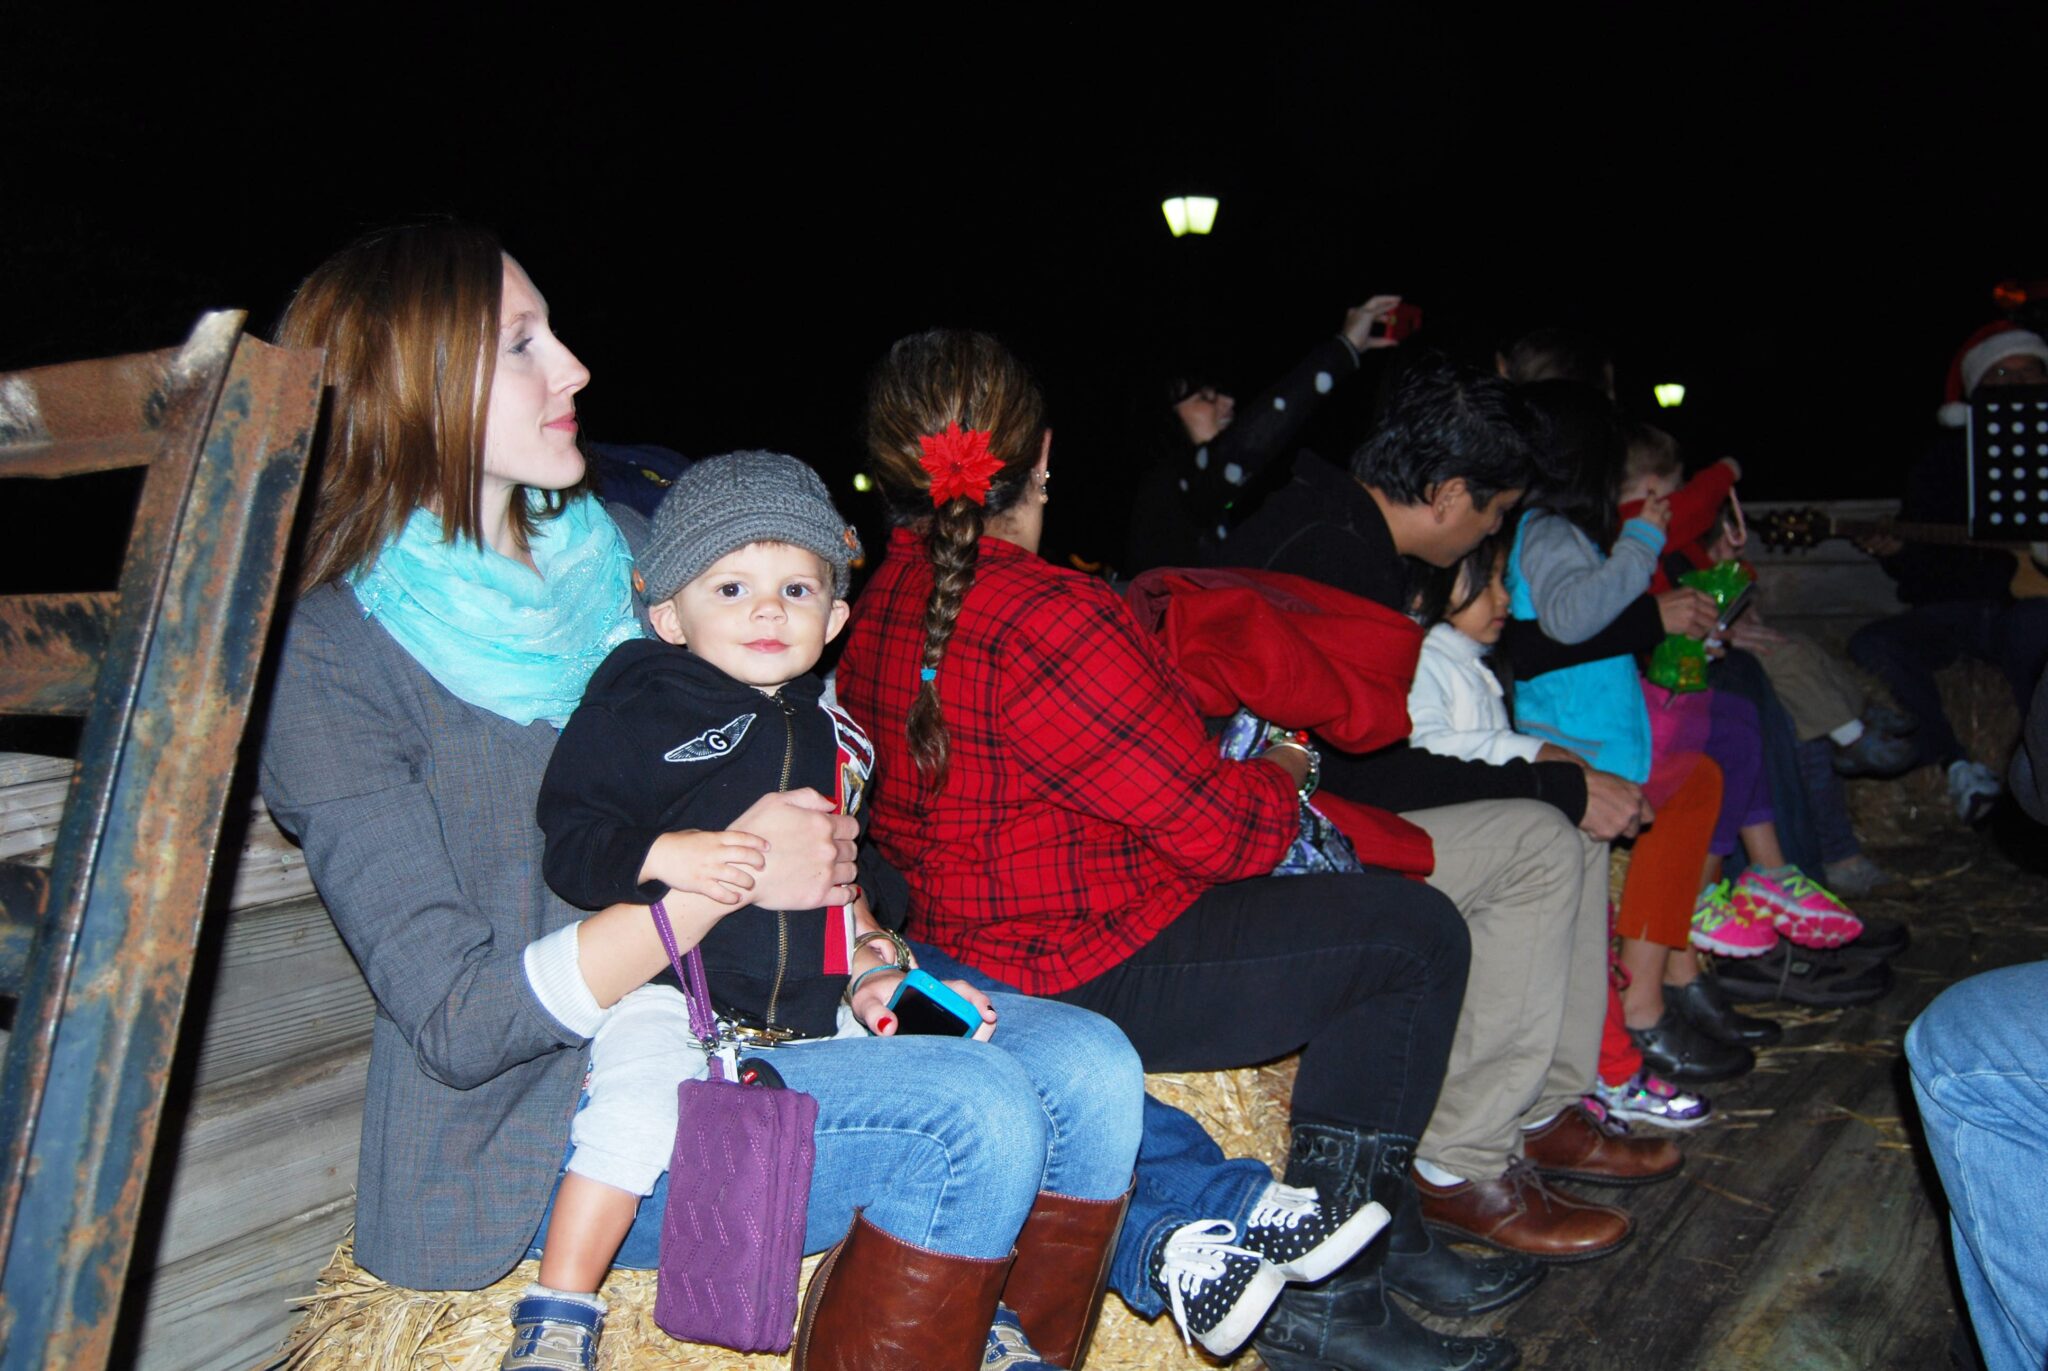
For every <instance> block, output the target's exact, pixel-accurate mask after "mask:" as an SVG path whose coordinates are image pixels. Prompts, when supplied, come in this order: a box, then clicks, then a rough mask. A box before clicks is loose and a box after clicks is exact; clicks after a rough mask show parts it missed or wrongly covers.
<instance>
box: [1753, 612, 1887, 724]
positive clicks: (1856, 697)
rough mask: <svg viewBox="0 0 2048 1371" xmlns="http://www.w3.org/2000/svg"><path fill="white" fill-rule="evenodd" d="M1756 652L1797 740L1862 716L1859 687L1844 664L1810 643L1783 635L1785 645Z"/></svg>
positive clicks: (1777, 645)
mask: <svg viewBox="0 0 2048 1371" xmlns="http://www.w3.org/2000/svg"><path fill="white" fill-rule="evenodd" d="M1755 652H1756V659H1757V660H1758V661H1759V662H1762V663H1763V665H1764V675H1766V676H1768V677H1770V678H1771V689H1772V690H1775V691H1777V692H1778V700H1779V702H1780V703H1782V704H1783V705H1784V706H1785V712H1786V713H1787V714H1790V715H1791V716H1792V729H1793V732H1795V733H1797V734H1798V735H1799V741H1800V742H1802V743H1803V742H1806V741H1808V740H1810V739H1813V738H1819V737H1822V736H1823V735H1825V734H1828V733H1832V732H1834V731H1835V730H1836V729H1838V728H1840V727H1841V726H1842V725H1843V724H1846V723H1848V722H1850V721H1851V720H1853V719H1855V718H1857V717H1858V716H1859V715H1861V714H1862V713H1863V687H1862V686H1861V685H1859V684H1857V681H1856V678H1855V676H1854V675H1852V674H1851V673H1850V671H1849V667H1848V665H1847V664H1846V663H1845V662H1843V661H1842V660H1841V659H1840V658H1838V657H1836V656H1835V655H1834V654H1833V653H1831V652H1829V651H1828V650H1827V649H1826V648H1824V647H1822V646H1821V645H1820V644H1819V643H1816V642H1815V641H1814V640H1813V639H1811V638H1808V637H1806V636H1805V635H1803V634H1798V633H1788V634H1786V635H1785V641H1784V642H1782V643H1774V644H1772V645H1771V646H1769V647H1763V648H1758V649H1756V650H1755Z"/></svg>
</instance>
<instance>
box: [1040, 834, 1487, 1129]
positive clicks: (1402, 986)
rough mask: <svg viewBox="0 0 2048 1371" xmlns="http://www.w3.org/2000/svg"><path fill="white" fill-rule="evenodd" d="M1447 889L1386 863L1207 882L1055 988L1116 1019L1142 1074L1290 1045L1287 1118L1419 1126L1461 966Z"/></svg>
mask: <svg viewBox="0 0 2048 1371" xmlns="http://www.w3.org/2000/svg"><path fill="white" fill-rule="evenodd" d="M1471 957H1472V945H1471V940H1470V939H1469V938H1468V937H1467V935H1466V932H1465V921H1464V920H1463V919H1462V918H1460V917H1459V915H1458V911H1457V909H1456V908H1455V907H1454V906H1453V905H1452V904H1451V902H1450V901H1449V900H1448V899H1445V898H1444V897H1443V896H1442V895H1440V894H1438V893H1437V892H1436V891H1434V890H1432V889H1430V888H1429V887H1428V886H1427V885H1424V884H1423V883H1422V882H1421V881H1411V880H1408V879H1406V878H1404V877H1400V876H1391V875H1387V874H1385V873H1383V872H1368V873H1366V874H1364V875H1353V876H1267V877H1263V878H1260V879H1258V880H1251V881H1238V882H1235V883H1233V884H1230V885H1222V886H1217V887H1216V888H1214V889H1213V890H1210V891H1209V892H1208V893H1207V894H1205V895H1203V896H1202V898H1200V899H1199V900H1196V901H1195V902H1194V904H1192V905H1190V906H1188V908H1187V910H1186V911H1185V912H1183V913H1182V914H1181V916H1180V917H1179V918H1178V919H1176V920H1174V922H1173V923H1172V924H1171V925H1170V926H1169V927H1168V928H1166V929H1165V930H1164V931H1162V932H1161V933H1160V934H1159V936H1158V937H1156V938H1154V939H1153V940H1152V941H1151V942H1149V943H1147V944H1146V945H1145V946H1144V947H1142V948H1140V949H1138V951H1137V952H1136V953H1134V954H1132V956H1131V958H1130V959H1129V960H1128V961H1126V962H1124V963H1123V964H1122V965H1120V966H1118V967H1116V968H1115V969H1114V970H1111V971H1107V972H1105V973H1103V974H1102V975H1100V976H1097V977H1096V978H1095V979H1094V980H1092V981H1088V982H1086V983H1085V984H1082V985H1078V986H1076V987H1074V988H1073V989H1072V990H1066V991H1062V992H1060V993H1059V994H1058V995H1057V996H1055V997H1054V998H1056V999H1061V1000H1065V1001H1067V1002H1068V1003H1070V1004H1078V1005H1081V1006H1084V1007H1085V1008H1088V1009H1092V1010H1094V1011H1095V1012H1096V1013H1098V1014H1101V1015H1103V1016H1105V1017H1107V1018H1109V1019H1113V1020H1114V1021H1115V1022H1116V1024H1117V1026H1118V1027H1120V1028H1122V1029H1123V1031H1124V1033H1125V1035H1126V1036H1128V1037H1129V1038H1130V1040H1131V1044H1132V1046H1134V1047H1136V1048H1137V1049H1138V1055H1139V1057H1141V1058H1142V1059H1143V1060H1144V1063H1145V1069H1146V1070H1147V1071H1215V1070H1220V1069H1223V1068H1226V1067H1237V1066H1251V1065H1254V1064H1256V1063H1258V1062H1264V1061H1271V1060H1272V1059H1274V1058H1275V1057H1284V1056H1286V1055H1287V1054H1288V1053H1289V1052H1293V1051H1295V1050H1296V1049H1297V1048H1299V1049H1301V1071H1300V1074H1299V1075H1298V1076H1297V1077H1296V1078H1295V1083H1294V1107H1293V1115H1294V1119H1295V1121H1296V1122H1298V1123H1332V1124H1340V1125H1344V1126H1348V1127H1352V1128H1363V1129H1380V1130H1386V1131H1389V1132H1395V1133H1403V1134H1406V1135H1408V1136H1409V1137H1420V1136H1422V1130H1423V1127H1424V1125H1426V1124H1427V1123H1428V1122H1429V1115H1430V1111H1431V1110H1432V1109H1434V1108H1435V1107H1436V1094H1437V1090H1438V1088H1439V1087H1440V1086H1441V1085H1442V1084H1443V1078H1444V1062H1445V1060H1446V1059H1447V1058H1448V1057H1449V1056H1450V1052H1451V1034H1452V1033H1453V1031H1455V1030H1456V1028H1457V1026H1458V1007H1459V1005H1460V1003H1461V1002H1462V1001H1463V999H1464V996H1465V972H1466V969H1467V967H1468V965H1469V964H1470V962H1471Z"/></svg>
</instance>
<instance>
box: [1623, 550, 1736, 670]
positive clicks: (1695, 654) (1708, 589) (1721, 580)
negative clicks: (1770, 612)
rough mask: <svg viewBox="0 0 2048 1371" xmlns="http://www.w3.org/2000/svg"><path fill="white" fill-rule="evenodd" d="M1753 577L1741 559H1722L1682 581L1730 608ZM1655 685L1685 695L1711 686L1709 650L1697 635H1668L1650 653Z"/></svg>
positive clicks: (1724, 606)
mask: <svg viewBox="0 0 2048 1371" xmlns="http://www.w3.org/2000/svg"><path fill="white" fill-rule="evenodd" d="M1750 580H1751V577H1750V574H1749V572H1748V570H1747V569H1746V568H1745V567H1744V566H1743V565H1742V563H1740V562H1732V561H1731V562H1721V563H1719V564H1718V565H1715V566H1710V567H1707V568H1706V569H1704V570H1702V571H1688V572H1686V573H1685V575H1683V576H1681V577H1679V578H1678V583H1679V584H1680V585H1683V586H1689V587H1691V588H1692V589H1694V590H1697V591H1699V592H1700V593H1701V594H1703V595H1705V596H1707V597H1709V598H1710V599H1712V600H1713V602H1714V606H1715V608H1717V609H1720V610H1722V611H1724V612H1725V611H1726V610H1727V608H1728V606H1730V605H1732V604H1734V603H1735V599H1736V597H1737V596H1739V595H1741V594H1742V592H1743V591H1745V590H1747V589H1748V588H1749V583H1750ZM1643 674H1644V675H1645V676H1647V677H1648V678H1649V680H1650V683H1651V684H1652V685H1660V686H1663V687H1664V688H1665V689H1666V690H1669V691H1673V692H1675V693H1677V694H1680V695H1683V694H1685V693H1687V692H1688V691H1694V690H1705V689H1706V688H1707V649H1706V646H1705V644H1703V643H1701V642H1700V640H1699V639H1697V638H1688V637H1686V636H1685V635H1684V634H1682V633H1670V634H1666V635H1665V638H1664V641H1663V642H1661V643H1659V644H1657V648H1656V650H1655V651H1654V652H1652V653H1651V654H1650V669H1649V670H1648V671H1646V672H1644V673H1643Z"/></svg>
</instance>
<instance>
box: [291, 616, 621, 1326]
mask: <svg viewBox="0 0 2048 1371" xmlns="http://www.w3.org/2000/svg"><path fill="white" fill-rule="evenodd" d="M555 737H556V734H555V730H554V729H553V728H551V727H549V726H548V725H547V724H546V723H544V722H541V723H535V724H533V725H531V726H529V727H526V728H521V727H519V726H518V725H517V724H514V723H513V722H511V721H510V720H509V719H506V718H503V717H501V716H499V715H496V714H492V713H490V712H489V711H487V710H483V709H478V708H477V707H475V706H473V705H470V704H466V703H464V702H463V701H461V700H459V699H457V698H456V697H455V696H453V695H451V694H449V693H448V692H447V691H446V690H444V689H443V688H442V687H441V685H440V684H439V683H438V682H436V681H435V680H434V679H433V677H431V676H429V675H428V674H427V673H426V672H425V671H424V670H422V669H421V668H420V667H419V665H418V664H417V663H415V662H414V661H413V659H412V657H411V656H410V655H409V654H408V653H407V652H406V651H405V650H404V649H403V648H401V647H400V646H399V645H398V644H397V642H396V641H394V640H393V639H392V638H391V636H390V635H389V634H387V633H386V632H385V631H384V630H383V629H382V628H380V627H379V626H378V625H377V624H376V623H374V622H372V621H371V620H369V619H366V618H364V617H363V612H362V609H361V607H360V606H359V605H358V604H357V603H356V599H355V596H354V595H353V594H351V593H350V592H348V591H346V590H343V589H338V588H336V587H334V586H324V587H322V588H321V589H319V590H316V591H314V592H312V593H311V594H309V595H307V596H306V597H305V598H304V599H302V600H301V601H300V602H299V604H298V607H297V609H296V611H295V612H294V613H293V615H292V620H291V627H290V630H289V632H288V634H287V636H286V639H285V647H284V659H283V663H282V665H281V666H280V668H279V671H278V680H277V690H276V695H275V698H274V700H273V701H272V704H271V710H270V725H269V732H268V734H267V735H266V737H265V740H264V745H263V760H262V788H263V798H264V799H265V800H266V801H267V802H268V803H269V805H270V808H271V811H272V813H274V814H275V815H276V816H277V821H278V823H279V824H280V825H281V826H282V827H284V828H285V829H287V830H289V831H290V832H291V833H293V834H295V835H296V836H297V837H298V839H299V841H300V842H301V843H302V844H304V846H305V851H306V864H307V866H308V868H310V870H311V872H312V875H313V882H314V884H315V885H316V886H317V887H318V888H319V891H320V897H321V898H322V899H323V900H325V901H326V903H327V908H328V910H329V912H331V913H332V914H333V916H334V923H335V926H336V927H337V928H339V929H340V930H341V936H342V938H343V940H344V941H346V942H347V943H348V946H349V950H350V951H351V952H352V953H354V954H355V959H356V961H357V962H358V963H359V964H360V965H361V966H362V969H363V975H364V976H365V977H366V978H367V979H368V981H369V983H370V990H371V993H372V994H374V995H375V996H376V1000H377V1021H376V1028H375V1032H374V1036H373V1038H372V1043H371V1048H370V1080H369V1098H368V1101H367V1102H366V1104H365V1106H364V1109H363V1150H362V1160H361V1163H360V1168H359V1171H358V1175H357V1181H356V1247H355V1254H356V1260H357V1261H358V1262H360V1263H361V1264H362V1265H363V1266H364V1267H366V1268H367V1269H369V1270H370V1271H372V1272H375V1273H376V1274H377V1275H378V1276H380V1277H382V1278H383V1279H384V1280H387V1281H390V1282H393V1283H395V1284H399V1285H406V1286H412V1287H415V1288H420V1289H455V1288H460V1289H473V1288H476V1287H479V1286H484V1285H488V1284H490V1283H491V1282H492V1281H495V1280H497V1279H498V1278H499V1277H500V1276H503V1275H504V1274H505V1273H506V1272H507V1271H509V1270H511V1268H512V1267H513V1266H514V1265H516V1264H517V1263H518V1262H519V1260H520V1259H521V1257H523V1256H524V1255H525V1252H526V1248H527V1245H528V1243H530V1242H531V1241H532V1238H533V1234H534V1230H535V1229H536V1228H537V1227H538V1226H539V1224H540V1218H541V1212H542V1210H543V1209H544V1208H545V1207H546V1205H547V1202H548V1196H549V1193H550V1191H551V1190H552V1188H553V1186H554V1180H555V1173H556V1170H557V1169H558V1168H559V1167H560V1165H561V1162H562V1156H563V1152H564V1150H565V1148H566V1147H567V1144H568V1138H569V1117H570V1115H571V1114H572V1113H573V1112H574V1111H575V1108H576V1100H577V1095H578V1092H579V1090H580V1088H581V1085H582V1080H583V1073H584V1067H585V1062H586V1054H585V1052H584V1050H583V1048H584V1041H583V1039H582V1038H581V1037H579V1036H577V1035H576V1034H573V1033H571V1032H569V1031H568V1030H567V1029H566V1028H564V1027H563V1026H562V1025H561V1024H560V1023H558V1022H557V1021H556V1020H555V1019H554V1017H553V1016H552V1015H550V1014H549V1013H548V1012H547V1011H546V1010H545V1009H543V1008H542V1007H541V1004H540V1001H539V1000H538V999H536V998H535V997H534V994H533V991H532V989H531V987H530V986H529V984H528V982H527V979H526V972H525V966H524V963H523V960H522V954H523V953H524V952H525V949H526V945H527V944H528V943H529V942H531V941H533V940H534V939H535V938H538V937H540V936H542V935H543V934H546V933H550V932H553V931H554V930H555V929H558V928H561V927H563V926H564V925H566V924H570V923H573V922H575V921H576V920H577V919H578V918H580V917H581V915H580V914H579V912H578V911H577V910H575V909H574V908H572V907H571V906H569V905H567V904H565V903H563V902H562V901H561V900H559V899H557V898H556V897H555V895H554V894H553V892H551V891H550V890H549V889H548V888H547V884H546V882H544V881H543V880H542V879H541V833H540V829H539V827H538V826H537V825H536V824H535V822H534V817H533V813H534V800H535V798H536V796H537V795H538V794H539V791H540V780H541V773H542V772H543V771H544V770H545V769H546V768H547V762H548V755H549V753H550V752H552V751H553V750H554V746H555Z"/></svg>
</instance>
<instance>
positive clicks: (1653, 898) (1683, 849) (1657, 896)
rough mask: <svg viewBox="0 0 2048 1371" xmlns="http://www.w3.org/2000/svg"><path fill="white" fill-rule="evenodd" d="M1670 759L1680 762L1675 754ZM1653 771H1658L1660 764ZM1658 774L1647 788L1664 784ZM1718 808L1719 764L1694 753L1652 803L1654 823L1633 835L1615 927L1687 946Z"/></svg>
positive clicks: (1634, 935)
mask: <svg viewBox="0 0 2048 1371" xmlns="http://www.w3.org/2000/svg"><path fill="white" fill-rule="evenodd" d="M1682 756H1697V754H1682ZM1671 760H1672V762H1673V763H1674V764H1682V761H1681V758H1680V757H1674V758H1672V759H1671ZM1658 770H1659V771H1662V770H1663V766H1662V764H1661V763H1660V764H1659V768H1658ZM1664 779H1665V777H1663V776H1661V775H1658V774H1656V773H1655V772H1653V773H1652V774H1651V777H1650V788H1655V789H1665V787H1663V786H1659V785H1658V782H1659V781H1662V780H1664ZM1720 812H1721V768H1720V767H1718V766H1715V765H1714V762H1713V759H1712V758H1710V757H1697V760H1696V761H1695V762H1694V763H1693V766H1692V768H1691V772H1690V774H1688V775H1687V776H1686V777H1685V779H1684V780H1683V781H1682V782H1680V783H1678V785H1677V787H1676V788H1675V789H1672V790H1670V798H1668V799H1666V800H1665V801H1664V802H1663V803H1662V804H1660V805H1658V806H1657V819H1656V822H1654V823H1652V824H1651V825H1650V826H1649V827H1648V828H1646V829H1644V830H1643V832H1642V836H1640V837H1638V838H1637V839H1636V846H1635V855H1634V856H1632V857H1631V858H1630V859H1629V864H1628V880H1627V881H1626V882H1625V883H1624V884H1623V885H1622V888H1621V912H1620V913H1619V914H1618V915H1617V916H1616V918H1615V921H1614V930H1615V932H1617V933H1619V934H1621V936H1622V937H1624V938H1641V939H1643V940H1645V941H1647V942H1653V943H1659V944H1661V945H1663V946H1665V947H1672V948H1683V947H1688V946H1690V945H1691V936H1692V912H1693V909H1694V908H1695V907H1696V906H1697V905H1698V903H1699V894H1700V874H1701V872H1702V871H1704V870H1705V868H1706V865H1707V844H1708V842H1709V840H1711V839H1712V838H1713V836H1714V820H1715V819H1716V818H1717V817H1718V816H1719V815H1720Z"/></svg>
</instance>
